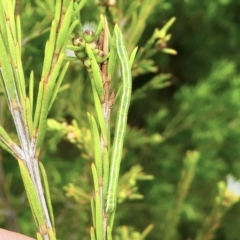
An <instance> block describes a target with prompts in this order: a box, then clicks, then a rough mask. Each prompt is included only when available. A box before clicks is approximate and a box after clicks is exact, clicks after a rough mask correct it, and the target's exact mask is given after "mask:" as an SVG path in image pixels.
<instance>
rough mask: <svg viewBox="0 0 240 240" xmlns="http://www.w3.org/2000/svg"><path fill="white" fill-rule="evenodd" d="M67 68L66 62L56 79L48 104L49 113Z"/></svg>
mask: <svg viewBox="0 0 240 240" xmlns="http://www.w3.org/2000/svg"><path fill="white" fill-rule="evenodd" d="M68 66H69V62H67V63H66V64H65V66H64V68H63V70H62V71H61V73H60V75H59V77H58V80H57V83H56V84H55V87H54V89H53V93H52V97H51V102H50V104H49V111H50V109H51V108H52V105H53V102H54V100H55V99H56V96H57V94H58V91H59V88H60V87H61V84H62V81H63V78H64V76H65V74H66V72H67V69H68Z"/></svg>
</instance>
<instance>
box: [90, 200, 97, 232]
mask: <svg viewBox="0 0 240 240" xmlns="http://www.w3.org/2000/svg"><path fill="white" fill-rule="evenodd" d="M91 212H92V220H93V226H94V228H95V227H96V224H95V223H96V212H95V203H94V198H93V197H91Z"/></svg>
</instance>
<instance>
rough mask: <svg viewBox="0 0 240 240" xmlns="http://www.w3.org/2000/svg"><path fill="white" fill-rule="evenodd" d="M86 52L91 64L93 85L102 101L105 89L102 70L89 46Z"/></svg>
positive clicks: (87, 45)
mask: <svg viewBox="0 0 240 240" xmlns="http://www.w3.org/2000/svg"><path fill="white" fill-rule="evenodd" d="M86 51H87V54H88V57H89V59H90V62H91V68H92V74H93V83H94V86H95V88H96V91H97V93H98V96H99V98H100V99H101V101H102V100H103V99H104V89H103V82H102V81H103V80H102V75H101V72H100V68H99V65H98V63H97V60H96V58H95V56H94V53H93V51H92V49H91V47H90V46H89V44H86Z"/></svg>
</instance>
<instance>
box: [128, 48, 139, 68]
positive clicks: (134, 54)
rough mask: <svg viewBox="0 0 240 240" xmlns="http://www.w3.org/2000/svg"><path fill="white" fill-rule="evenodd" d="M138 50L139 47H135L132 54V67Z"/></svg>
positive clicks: (130, 62) (130, 60)
mask: <svg viewBox="0 0 240 240" xmlns="http://www.w3.org/2000/svg"><path fill="white" fill-rule="evenodd" d="M137 50H138V47H135V48H134V49H133V51H132V54H131V56H130V59H129V64H130V67H131V68H132V65H133V62H134V59H135V56H136V53H137Z"/></svg>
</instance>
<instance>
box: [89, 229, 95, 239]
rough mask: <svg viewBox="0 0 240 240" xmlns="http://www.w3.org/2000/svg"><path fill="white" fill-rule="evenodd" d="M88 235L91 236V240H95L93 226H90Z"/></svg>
mask: <svg viewBox="0 0 240 240" xmlns="http://www.w3.org/2000/svg"><path fill="white" fill-rule="evenodd" d="M90 237H91V240H96V236H95V232H94V228H93V227H91V228H90Z"/></svg>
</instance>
